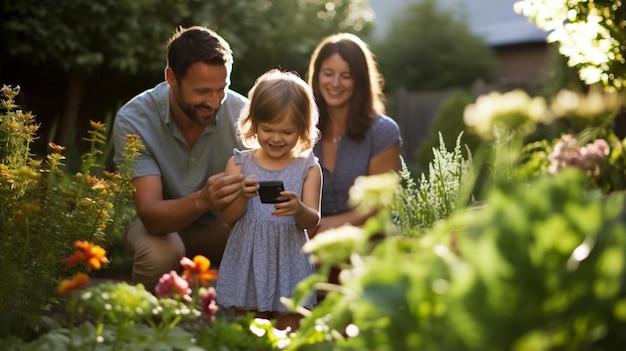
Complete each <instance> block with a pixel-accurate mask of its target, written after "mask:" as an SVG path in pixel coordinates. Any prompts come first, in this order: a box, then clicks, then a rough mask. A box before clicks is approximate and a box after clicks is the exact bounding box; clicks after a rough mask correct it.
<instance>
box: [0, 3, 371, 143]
mask: <svg viewBox="0 0 626 351" xmlns="http://www.w3.org/2000/svg"><path fill="white" fill-rule="evenodd" d="M372 19H373V16H372V14H371V10H370V9H369V7H368V6H367V3H366V2H365V1H363V0H344V1H341V0H300V1H292V0H276V1H267V0H210V1H209V0H133V1H128V0H102V1H90V0H74V1H41V0H22V1H5V2H3V3H2V4H1V5H0V58H2V60H0V65H2V66H4V67H3V69H2V70H5V69H8V67H11V68H13V69H15V66H18V65H19V66H20V69H22V70H24V71H25V72H28V71H32V69H31V68H40V69H41V67H44V69H46V70H55V71H59V72H60V75H61V76H62V77H63V78H62V79H61V82H56V85H57V86H59V87H60V88H59V89H64V91H65V92H64V94H63V95H64V97H63V100H64V104H63V106H64V107H63V111H62V112H61V113H60V114H61V123H60V127H59V130H60V132H61V134H63V135H62V136H61V137H59V138H57V139H60V142H61V143H66V142H67V141H68V140H69V139H71V138H72V137H73V136H74V130H75V127H76V125H77V122H78V120H79V119H80V120H83V119H84V120H85V121H84V122H85V123H86V121H87V120H88V119H89V118H94V117H93V116H86V115H85V116H83V114H84V112H83V111H81V108H83V109H84V106H82V101H83V99H84V98H85V97H86V96H87V97H88V96H89V94H90V92H91V91H93V90H94V89H97V88H98V86H106V87H107V88H108V91H106V92H104V94H103V92H102V91H100V94H99V95H98V96H97V98H92V99H93V100H106V99H107V97H110V96H114V97H115V98H116V102H115V103H113V104H109V105H111V106H109V107H108V108H109V109H114V108H116V106H115V104H119V103H120V102H123V101H125V100H127V99H128V98H130V97H131V96H132V95H134V94H136V93H137V91H133V92H126V91H125V88H126V86H127V85H130V84H131V83H135V81H136V80H137V79H138V78H140V77H145V76H150V77H153V78H152V79H153V81H152V83H149V84H154V83H156V82H158V81H160V80H162V79H163V78H162V77H163V69H164V67H165V63H166V60H165V43H166V41H167V39H168V38H169V37H170V36H171V35H172V33H173V32H174V31H175V29H176V27H178V26H190V25H196V24H199V25H204V26H207V27H209V28H211V29H214V30H216V31H217V32H218V33H219V34H221V35H222V36H223V37H224V38H225V39H226V40H228V41H229V42H230V44H231V46H232V48H233V52H234V56H235V66H234V71H233V77H232V81H233V85H232V86H233V88H234V89H236V90H238V91H240V92H241V93H244V94H245V93H246V92H247V91H248V89H249V88H250V87H251V86H252V84H253V83H254V80H255V79H256V78H257V77H258V76H259V75H260V74H262V73H263V72H264V71H266V70H268V69H270V68H282V69H286V70H294V71H296V72H298V73H299V74H300V75H303V76H304V75H305V74H306V68H307V65H308V60H309V57H310V55H311V53H312V52H313V49H314V47H315V45H317V43H318V42H319V41H320V40H321V38H322V37H324V36H326V35H329V34H332V33H335V32H339V31H346V32H352V33H357V34H359V35H367V32H368V31H369V30H370V27H371V23H370V22H371V21H372ZM2 76H3V75H2V74H0V80H1V79H2V78H3V77H2ZM18 84H22V83H18ZM111 87H113V88H111ZM115 87H117V88H115ZM148 87H150V85H145V86H142V88H141V89H145V88H148ZM22 88H23V89H22V90H23V91H24V92H25V93H26V94H27V95H28V90H29V89H28V87H25V86H22ZM105 112H107V111H99V114H100V115H104V114H105Z"/></svg>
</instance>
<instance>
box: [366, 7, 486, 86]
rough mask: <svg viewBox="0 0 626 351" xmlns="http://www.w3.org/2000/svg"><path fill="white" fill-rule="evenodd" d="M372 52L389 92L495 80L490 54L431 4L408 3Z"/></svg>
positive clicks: (458, 21) (478, 40)
mask: <svg viewBox="0 0 626 351" xmlns="http://www.w3.org/2000/svg"><path fill="white" fill-rule="evenodd" d="M375 51H376V53H377V56H378V61H379V63H380V65H381V69H382V71H383V74H384V76H385V78H386V81H387V87H388V88H389V89H394V88H399V87H403V88H405V89H407V90H410V91H429V90H442V89H449V88H457V87H459V88H467V87H470V86H471V85H472V84H473V83H474V82H475V81H476V80H477V79H482V80H484V81H487V82H488V81H491V80H492V79H494V78H495V73H496V72H495V67H496V62H495V57H494V56H493V53H492V52H491V50H490V49H489V48H488V47H487V45H486V44H485V43H484V42H483V40H482V39H481V38H480V37H478V36H476V35H474V34H472V33H471V32H470V30H469V27H468V25H467V24H466V23H465V22H464V21H463V20H462V19H461V18H460V17H458V16H455V14H453V13H450V12H446V11H443V10H442V9H440V8H438V6H437V4H436V2H435V1H434V0H417V1H412V2H410V3H409V4H408V5H407V6H406V7H405V8H403V9H402V10H401V11H400V12H399V13H397V14H396V15H395V16H394V19H393V20H392V22H391V25H390V27H389V29H388V31H387V33H386V34H385V35H384V38H383V40H382V41H381V42H380V43H378V44H376V45H375Z"/></svg>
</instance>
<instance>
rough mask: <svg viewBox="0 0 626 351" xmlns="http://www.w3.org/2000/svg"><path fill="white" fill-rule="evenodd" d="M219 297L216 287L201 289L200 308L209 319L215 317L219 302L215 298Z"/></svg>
mask: <svg viewBox="0 0 626 351" xmlns="http://www.w3.org/2000/svg"><path fill="white" fill-rule="evenodd" d="M216 297H217V292H216V291H215V288H213V287H209V288H201V289H200V301H199V303H200V309H201V310H202V313H204V314H205V315H206V316H207V318H208V319H209V320H211V321H212V320H214V319H215V314H217V310H218V307H217V303H216V302H215V298H216Z"/></svg>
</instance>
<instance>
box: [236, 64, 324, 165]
mask: <svg viewBox="0 0 626 351" xmlns="http://www.w3.org/2000/svg"><path fill="white" fill-rule="evenodd" d="M248 98H249V100H250V101H249V102H248V103H247V104H246V106H244V108H243V109H242V110H241V114H240V115H239V121H238V123H237V132H238V136H239V138H240V139H241V142H242V143H243V144H244V145H245V146H246V147H249V148H258V147H259V142H258V139H257V128H258V126H259V124H260V123H272V122H277V121H280V120H282V119H283V118H286V117H289V118H291V119H292V121H293V122H294V123H295V124H296V126H297V128H298V134H299V135H300V138H299V140H298V143H297V144H296V146H295V148H294V154H295V155H301V154H304V153H308V152H310V151H311V149H312V148H313V146H314V145H315V143H316V142H317V140H318V138H319V131H318V129H317V122H318V119H319V113H318V111H317V105H316V104H315V99H314V97H313V92H312V91H311V88H310V87H309V86H308V85H307V83H306V82H305V81H304V80H302V79H301V78H300V77H299V76H298V75H297V74H295V73H292V72H283V71H280V70H277V69H272V70H270V71H267V72H265V73H264V74H263V75H261V76H260V77H259V78H257V80H256V82H255V83H254V86H253V87H252V89H250V91H249V92H248Z"/></svg>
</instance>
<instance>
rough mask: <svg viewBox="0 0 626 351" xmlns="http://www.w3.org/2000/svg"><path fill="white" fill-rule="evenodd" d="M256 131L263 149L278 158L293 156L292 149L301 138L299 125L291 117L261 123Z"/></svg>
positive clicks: (270, 155)
mask: <svg viewBox="0 0 626 351" xmlns="http://www.w3.org/2000/svg"><path fill="white" fill-rule="evenodd" d="M256 133H257V139H258V141H259V145H260V146H261V149H263V151H264V152H265V153H266V154H267V155H268V156H269V157H271V158H276V159H278V158H286V157H291V155H292V153H291V150H293V148H294V147H295V146H296V145H297V144H298V140H299V139H300V134H299V133H298V127H297V126H296V124H295V123H293V121H292V118H291V117H286V118H279V119H278V120H276V121H274V122H262V123H259V125H258V126H257V130H256Z"/></svg>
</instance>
